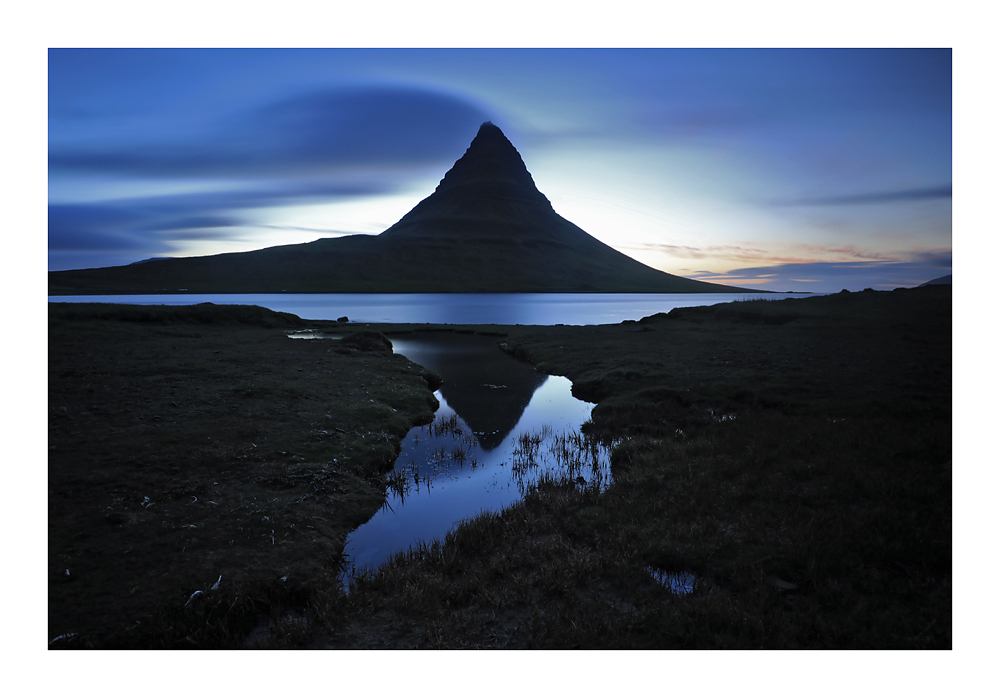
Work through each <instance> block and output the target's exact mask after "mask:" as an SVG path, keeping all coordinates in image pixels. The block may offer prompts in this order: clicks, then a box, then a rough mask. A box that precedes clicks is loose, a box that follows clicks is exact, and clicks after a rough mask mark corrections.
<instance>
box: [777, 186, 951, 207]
mask: <svg viewBox="0 0 1000 698" xmlns="http://www.w3.org/2000/svg"><path fill="white" fill-rule="evenodd" d="M950 198H951V185H950V184H948V185H946V186H939V187H925V188H921V189H904V190H901V191H879V192H871V193H867V194H853V195H850V196H825V197H824V196H820V197H815V198H806V199H796V200H792V201H785V202H778V205H779V206H857V205H861V204H888V203H897V202H905V201H925V200H927V199H950Z"/></svg>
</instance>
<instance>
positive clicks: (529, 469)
mask: <svg viewBox="0 0 1000 698" xmlns="http://www.w3.org/2000/svg"><path fill="white" fill-rule="evenodd" d="M391 339H392V343H393V350H394V351H395V352H396V353H399V354H403V355H404V356H406V357H407V358H408V359H410V360H411V361H413V362H414V363H417V364H420V365H421V366H424V367H426V368H429V369H432V370H434V371H436V372H437V373H438V374H440V375H441V377H442V378H443V379H444V383H443V384H442V386H441V388H440V390H438V391H437V392H436V393H435V395H436V396H437V398H438V400H439V401H440V403H441V406H440V407H439V408H438V410H437V412H436V413H435V416H434V421H433V422H432V423H431V424H428V425H425V426H422V427H414V428H413V429H411V430H410V432H409V433H408V434H407V436H406V438H405V439H404V441H403V444H402V450H401V452H400V454H399V457H398V458H397V459H396V463H395V465H394V468H393V472H392V474H391V480H392V485H391V487H390V489H389V492H388V493H387V497H386V503H385V505H384V506H383V507H382V509H381V510H380V511H379V512H378V513H376V514H375V516H373V517H372V518H371V519H370V520H369V521H368V522H367V523H365V524H364V525H362V526H360V527H359V528H357V529H356V530H355V531H354V532H353V533H351V535H350V536H349V537H348V539H347V543H346V546H345V549H344V552H345V555H346V556H347V558H348V566H347V571H346V572H345V574H344V576H343V578H342V580H343V582H344V586H345V589H347V588H349V586H350V582H351V579H352V577H353V575H354V574H355V573H357V572H359V571H361V570H363V569H373V568H375V567H378V566H379V565H380V564H382V563H383V562H385V561H386V560H388V559H390V558H391V557H392V556H393V555H394V554H396V553H399V552H405V551H406V550H407V549H409V548H410V547H412V546H416V545H418V544H420V543H430V542H432V541H433V540H435V539H439V540H443V539H444V537H445V534H447V533H448V531H450V530H451V529H452V528H454V527H455V526H457V525H458V524H459V523H461V522H462V521H463V520H465V519H468V518H471V517H474V516H476V515H477V514H479V513H480V512H483V511H500V510H501V509H503V508H504V507H508V506H510V505H511V504H514V503H516V502H518V501H520V499H521V498H523V496H524V494H525V492H526V491H527V488H529V487H530V486H531V485H533V484H536V483H538V482H539V481H540V480H541V479H542V478H545V477H551V478H553V479H562V478H569V479H571V480H574V481H575V482H576V483H577V484H579V485H581V486H584V485H594V484H597V486H599V487H601V488H604V487H606V486H607V485H608V484H610V482H611V474H610V466H609V463H608V452H607V449H606V448H604V447H601V446H599V445H597V444H596V443H593V442H592V441H591V440H590V439H587V438H585V437H583V436H582V435H581V434H580V431H579V429H580V426H581V425H582V424H583V423H584V422H586V421H587V420H589V419H590V411H591V409H592V408H593V404H591V403H588V402H584V401H582V400H578V399H576V398H575V397H573V395H572V394H571V392H570V389H571V387H572V384H571V382H570V381H569V379H567V378H563V377H561V376H546V375H544V374H541V373H538V372H537V371H536V370H535V369H534V368H533V367H531V366H528V365H526V364H523V363H520V362H518V361H516V360H515V359H513V358H511V357H509V356H507V355H506V354H504V353H503V352H502V351H500V349H499V348H498V347H497V346H496V343H495V341H496V340H495V339H494V338H491V337H483V336H477V335H467V334H456V333H450V332H427V333H415V334H409V335H405V336H402V337H392V338H391Z"/></svg>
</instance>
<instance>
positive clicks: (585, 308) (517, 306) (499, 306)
mask: <svg viewBox="0 0 1000 698" xmlns="http://www.w3.org/2000/svg"><path fill="white" fill-rule="evenodd" d="M810 295H812V294H807V293H759V294H755V293H370V294H366V293H313V294H301V293H287V294H286V293H277V294H275V293H269V294H194V293H192V294H164V295H132V296H49V301H50V302H53V303H133V304H139V305H193V304H195V303H215V304H217V305H226V304H235V305H259V306H261V307H264V308H268V309H269V310H275V311H279V312H284V313H292V314H294V315H298V316H299V317H301V318H304V319H307V320H336V319H338V318H340V317H344V316H346V317H348V318H350V320H351V321H352V322H392V323H434V324H463V325H465V324H468V325H472V324H476V325H480V324H481V325H489V324H496V325H604V324H615V323H619V322H621V321H623V320H641V319H642V318H644V317H648V316H650V315H655V314H656V313H668V312H670V311H671V310H673V309H674V308H683V307H688V306H696V305H714V304H716V303H729V302H731V301H734V300H744V299H755V298H773V299H775V300H778V299H782V298H805V297H809V296H810Z"/></svg>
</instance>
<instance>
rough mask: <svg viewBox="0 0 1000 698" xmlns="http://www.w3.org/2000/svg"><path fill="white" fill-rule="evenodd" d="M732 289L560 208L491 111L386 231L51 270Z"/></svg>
mask: <svg viewBox="0 0 1000 698" xmlns="http://www.w3.org/2000/svg"><path fill="white" fill-rule="evenodd" d="M180 290H184V291H187V292H189V293H280V292H285V291H287V292H295V293H411V292H422V293H441V292H465V293H474V292H494V293H516V292H534V293H587V292H603V293H713V292H715V293H727V292H728V293H731V292H734V291H743V290H746V289H739V288H735V287H732V286H723V285H721V284H711V283H706V282H703V281H695V280H692V279H685V278H683V277H680V276H674V275H672V274H667V273H666V272H662V271H659V270H656V269H653V268H651V267H648V266H646V265H644V264H642V263H640V262H638V261H636V260H634V259H632V258H631V257H628V256H626V255H624V254H622V253H621V252H618V251H617V250H615V249H614V248H612V247H609V246H608V245H605V244H604V243H602V242H600V241H599V240H597V239H596V238H594V237H593V236H591V235H589V234H587V233H586V232H584V231H583V230H582V229H580V228H579V227H577V226H576V225H574V224H573V223H571V222H569V221H568V220H566V219H565V218H563V217H562V216H560V215H559V214H557V213H556V212H555V211H554V210H553V208H552V204H551V203H550V202H549V200H548V199H547V198H545V196H544V195H543V194H542V193H541V192H540V191H539V190H538V188H537V187H536V186H535V182H534V180H533V179H532V177H531V174H530V173H529V172H528V169H527V167H525V164H524V161H523V160H522V159H521V156H520V154H519V153H518V152H517V149H515V148H514V146H513V145H512V144H511V142H510V141H509V140H507V137H506V136H505V135H504V134H503V132H502V131H501V130H500V129H499V128H498V127H497V126H495V125H493V124H492V123H490V122H486V123H484V124H483V125H482V126H481V127H480V129H479V133H478V134H477V135H476V137H475V138H474V139H473V141H472V143H471V145H470V146H469V148H468V150H466V152H465V154H464V155H463V156H462V157H461V158H460V159H459V160H458V161H457V162H456V163H455V165H454V166H453V167H452V168H451V169H450V170H449V171H448V172H447V173H446V174H445V176H444V179H442V180H441V182H440V184H438V186H437V188H436V189H435V191H434V192H433V193H432V194H431V195H430V196H428V197H427V198H426V199H424V200H423V201H421V202H420V203H418V204H417V205H416V206H414V207H413V209H412V210H411V211H410V212H409V213H407V214H406V215H405V216H403V217H402V218H401V219H400V220H399V221H398V222H397V223H396V224H395V225H393V226H391V227H390V228H388V229H387V230H386V231H385V232H383V233H382V234H380V235H376V236H372V235H350V236H346V237H340V238H324V239H320V240H316V241H314V242H310V243H305V244H300V245H282V246H279V247H270V248H267V249H263V250H256V251H253V252H238V253H228V254H219V255H212V256H206V257H187V258H177V259H151V260H148V261H145V262H144V263H142V264H132V265H127V266H122V267H106V268H101V269H81V270H72V271H59V272H49V294H50V295H69V294H98V293H100V294H103V293H108V294H114V293H176V292H177V291H180Z"/></svg>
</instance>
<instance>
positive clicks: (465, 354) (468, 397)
mask: <svg viewBox="0 0 1000 698" xmlns="http://www.w3.org/2000/svg"><path fill="white" fill-rule="evenodd" d="M392 346H393V351H394V352H395V353H397V354H402V355H403V356H405V357H406V358H408V359H409V360H410V361H413V362H414V363H417V364H420V365H421V366H423V367H425V368H429V369H431V370H432V371H436V372H437V373H438V375H440V376H441V378H443V379H444V383H443V384H442V386H441V391H440V392H441V396H442V397H444V399H445V400H446V401H447V402H448V404H449V405H451V407H452V409H454V410H455V412H456V413H458V414H459V415H461V417H462V419H463V420H464V422H465V423H466V424H467V425H468V428H469V429H470V431H471V432H472V433H473V434H474V435H475V438H476V441H477V442H478V443H479V445H480V446H482V447H483V448H484V449H485V450H487V451H490V450H493V449H495V448H497V447H498V446H499V445H500V444H501V443H503V440H504V438H506V436H507V435H508V434H509V433H510V432H511V430H512V429H513V428H514V427H515V425H517V423H518V420H520V418H521V415H522V414H523V413H524V410H525V408H526V407H527V406H528V403H529V402H530V401H531V397H532V395H534V393H535V391H536V390H537V389H538V388H539V387H540V386H541V385H542V384H543V383H545V380H546V378H547V376H545V375H543V374H541V373H538V371H536V370H535V369H534V368H533V367H531V366H529V365H527V364H523V363H521V362H519V361H515V360H513V359H511V358H510V357H509V356H507V355H506V354H504V353H503V352H502V351H500V350H499V349H498V348H497V346H496V342H495V341H494V340H493V339H491V338H489V337H483V336H480V335H471V334H456V333H453V332H419V333H413V334H409V335H404V336H401V337H399V336H396V337H392ZM577 426H579V425H577Z"/></svg>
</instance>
